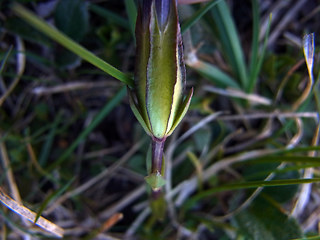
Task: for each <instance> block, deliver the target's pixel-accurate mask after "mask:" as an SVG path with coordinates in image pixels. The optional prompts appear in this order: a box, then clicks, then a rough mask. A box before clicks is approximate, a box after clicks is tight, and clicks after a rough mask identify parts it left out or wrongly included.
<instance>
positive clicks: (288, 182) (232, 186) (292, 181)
mask: <svg viewBox="0 0 320 240" xmlns="http://www.w3.org/2000/svg"><path fill="white" fill-rule="evenodd" d="M319 181H320V178H310V179H309V178H307V179H285V180H272V181H248V182H240V183H231V184H225V185H221V186H216V187H214V188H211V189H209V190H206V191H202V192H201V193H199V194H197V195H195V196H194V197H192V198H191V199H189V200H188V201H187V202H186V203H185V204H184V208H185V209H189V208H190V207H192V206H193V205H194V204H195V203H196V202H198V201H200V200H201V199H203V198H206V197H209V196H212V195H213V194H214V193H218V192H224V191H230V190H240V189H250V188H258V187H271V186H287V185H296V184H304V183H314V182H319Z"/></svg>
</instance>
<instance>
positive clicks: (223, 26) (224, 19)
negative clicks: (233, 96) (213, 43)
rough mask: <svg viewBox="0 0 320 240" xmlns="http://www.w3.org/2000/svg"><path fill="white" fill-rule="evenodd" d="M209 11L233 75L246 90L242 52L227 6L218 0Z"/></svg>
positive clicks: (246, 82)
mask: <svg viewBox="0 0 320 240" xmlns="http://www.w3.org/2000/svg"><path fill="white" fill-rule="evenodd" d="M211 13H212V18H213V19H214V21H215V25H216V27H217V30H218V35H219V38H220V42H221V45H222V47H223V53H224V54H225V56H226V58H227V59H228V61H229V63H230V65H231V66H232V69H233V71H234V75H235V76H237V77H238V78H239V81H240V83H241V86H242V88H243V90H246V89H247V88H248V83H249V81H248V78H247V70H246V66H245V59H244V54H243V51H242V48H241V45H240V40H239V37H238V33H237V30H236V27H235V24H234V22H233V20H232V17H231V14H230V10H229V7H228V5H227V4H226V2H225V1H220V2H219V3H218V4H216V5H215V7H214V8H212V9H211Z"/></svg>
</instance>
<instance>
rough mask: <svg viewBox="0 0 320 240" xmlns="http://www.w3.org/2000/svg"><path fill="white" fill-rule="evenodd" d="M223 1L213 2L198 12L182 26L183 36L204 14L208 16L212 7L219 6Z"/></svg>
mask: <svg viewBox="0 0 320 240" xmlns="http://www.w3.org/2000/svg"><path fill="white" fill-rule="evenodd" d="M220 1H221V0H216V1H211V2H209V3H208V4H206V5H204V6H203V7H202V8H200V9H199V10H198V11H196V12H195V13H194V14H193V15H192V16H191V17H190V18H189V19H188V20H186V21H185V22H184V23H183V24H182V25H181V33H182V34H183V33H184V32H185V31H187V30H188V29H189V28H191V27H192V26H193V25H194V24H195V23H196V22H197V21H198V20H199V19H200V18H201V17H202V16H203V15H204V14H206V13H207V12H208V11H209V10H210V9H211V8H212V7H214V6H215V5H216V4H218V3H219V2H220Z"/></svg>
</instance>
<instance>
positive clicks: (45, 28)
mask: <svg viewBox="0 0 320 240" xmlns="http://www.w3.org/2000/svg"><path fill="white" fill-rule="evenodd" d="M12 10H13V12H14V13H15V14H17V15H18V16H19V17H21V18H22V19H23V20H25V21H26V22H28V23H29V24H30V25H32V26H33V27H34V28H36V29H37V30H38V31H40V32H42V33H44V34H45V35H47V36H48V37H50V38H52V39H53V40H55V41H56V42H58V43H60V44H61V45H62V46H64V47H65V48H67V49H68V50H70V51H72V52H73V53H75V54H77V55H78V56H79V57H81V58H83V59H84V60H86V61H88V62H89V63H91V64H92V65H94V66H96V67H97V68H100V69H101V70H102V71H104V72H106V73H107V74H109V75H111V76H112V77H114V78H116V79H118V80H120V81H121V82H123V83H125V84H127V85H129V86H133V80H132V78H131V77H129V76H128V75H127V74H125V73H123V72H121V71H119V70H118V69H116V68H115V67H113V66H112V65H110V64H109V63H107V62H105V61H104V60H102V59H101V58H99V57H97V56H95V55H94V54H93V53H91V52H90V51H88V50H87V49H85V48H84V47H82V46H81V45H79V44H78V43H76V42H75V41H73V40H72V39H70V38H69V37H68V36H66V35H65V34H63V33H61V32H60V31H58V30H57V29H55V28H54V27H52V26H50V25H49V24H47V23H46V22H45V21H43V20H42V19H40V18H38V17H37V16H36V15H34V14H33V13H32V12H30V11H29V10H27V9H25V8H24V7H22V6H21V5H19V4H17V3H14V4H12Z"/></svg>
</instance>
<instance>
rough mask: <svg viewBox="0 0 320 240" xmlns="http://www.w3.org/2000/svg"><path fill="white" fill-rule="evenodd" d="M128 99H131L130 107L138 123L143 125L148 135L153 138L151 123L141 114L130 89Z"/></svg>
mask: <svg viewBox="0 0 320 240" xmlns="http://www.w3.org/2000/svg"><path fill="white" fill-rule="evenodd" d="M128 97H129V103H130V107H131V110H132V112H133V114H134V116H135V117H136V118H137V120H138V122H139V123H140V124H141V126H142V127H143V129H144V130H145V131H146V133H147V134H148V135H150V136H152V133H151V127H150V123H149V121H148V119H144V117H143V115H142V114H141V112H140V110H139V108H138V107H137V105H136V103H135V100H134V99H133V94H132V92H131V91H130V90H129V89H128Z"/></svg>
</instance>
